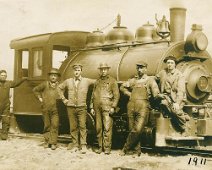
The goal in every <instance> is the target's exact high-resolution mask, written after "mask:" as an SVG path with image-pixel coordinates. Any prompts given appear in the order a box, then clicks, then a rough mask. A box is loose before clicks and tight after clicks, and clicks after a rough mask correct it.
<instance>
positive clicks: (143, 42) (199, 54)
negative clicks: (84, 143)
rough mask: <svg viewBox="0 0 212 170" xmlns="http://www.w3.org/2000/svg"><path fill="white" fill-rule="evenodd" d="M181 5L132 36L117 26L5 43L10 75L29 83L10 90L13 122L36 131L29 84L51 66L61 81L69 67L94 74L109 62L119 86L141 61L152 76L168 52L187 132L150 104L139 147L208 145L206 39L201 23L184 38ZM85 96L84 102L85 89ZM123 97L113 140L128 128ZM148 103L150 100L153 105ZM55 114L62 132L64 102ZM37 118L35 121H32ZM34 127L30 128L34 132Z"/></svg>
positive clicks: (211, 80)
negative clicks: (181, 92) (181, 81)
mask: <svg viewBox="0 0 212 170" xmlns="http://www.w3.org/2000/svg"><path fill="white" fill-rule="evenodd" d="M185 18H186V9H184V8H171V9H170V22H169V21H167V20H166V18H165V16H164V17H163V19H162V20H160V21H158V20H157V24H156V27H155V26H154V25H151V24H150V23H146V24H144V25H143V26H141V27H139V28H138V29H137V30H136V33H135V36H134V35H133V34H132V33H131V32H130V31H129V30H128V29H127V27H124V26H121V20H120V16H118V17H117V25H116V26H115V27H113V29H112V30H111V31H109V32H108V33H107V34H104V33H103V32H101V31H99V30H97V31H94V32H92V33H89V32H82V31H66V32H58V33H49V34H42V35H35V36H31V37H26V38H21V39H15V40H12V41H11V44H10V45H11V48H12V49H15V67H14V68H15V70H14V78H15V79H20V78H21V77H28V78H29V81H28V82H25V83H24V84H23V85H21V86H20V87H18V88H16V89H14V103H13V113H14V115H15V116H16V120H17V125H18V127H19V128H20V129H22V130H23V131H41V129H42V121H40V122H39V115H41V109H40V106H39V102H38V101H37V100H36V99H35V97H34V95H33V93H32V88H33V87H34V86H35V85H37V84H38V83H40V82H41V81H43V80H45V79H46V78H47V73H48V71H49V70H50V68H51V67H58V68H59V69H60V72H61V75H62V76H61V81H63V80H65V79H67V78H69V77H72V76H73V72H72V66H73V65H74V64H75V63H81V64H82V65H83V76H84V77H88V78H92V79H96V78H98V66H99V64H100V63H102V62H106V63H108V65H110V66H111V69H110V74H111V75H112V76H113V77H115V78H116V79H117V81H118V82H119V84H121V83H123V81H126V80H128V79H129V78H132V77H133V76H134V75H135V74H136V67H135V64H136V63H137V62H138V61H141V60H142V61H145V62H146V63H147V64H148V69H147V74H148V75H150V76H155V75H156V74H157V73H158V72H159V71H160V70H161V69H163V68H164V63H163V60H164V58H165V57H167V56H169V55H174V56H175V57H176V58H177V60H178V64H177V68H178V69H179V70H180V71H181V72H182V73H183V75H184V76H185V80H186V85H185V86H186V96H187V98H186V99H185V103H186V105H185V106H184V111H185V112H187V113H188V115H189V116H190V120H189V121H188V122H187V128H188V132H189V136H182V135H181V134H179V133H178V132H176V131H175V129H174V128H173V127H172V124H171V121H170V118H163V116H162V115H161V113H160V112H159V111H158V110H157V106H156V108H154V107H153V108H152V111H151V114H150V119H151V120H150V123H149V124H148V126H147V127H145V130H144V132H143V134H142V139H141V140H142V142H143V144H144V145H154V146H160V147H161V146H186V147H203V146H204V147H205V148H206V149H209V150H211V147H210V146H211V145H212V130H211V129H212V102H211V97H210V94H211V92H212V77H211V76H212V75H211V74H212V67H211V66H212V58H211V56H210V54H209V53H208V52H207V45H208V40H207V37H206V35H205V34H204V33H203V32H202V26H201V25H198V24H193V25H192V31H191V33H190V34H189V35H188V36H187V37H186V40H185V41H184V30H185V21H186V20H185ZM91 91H92V87H91V90H90V91H89V94H88V105H89V98H90V93H91ZM127 102H128V98H127V97H126V96H124V95H123V94H121V98H120V101H119V108H120V109H119V110H118V111H117V113H116V114H115V115H114V127H113V128H114V134H113V136H114V139H117V138H116V137H117V136H119V137H120V136H121V135H122V134H125V133H127V132H128V130H127V129H128V124H127V116H126V112H127V109H126V105H127ZM153 105H154V103H153ZM58 106H59V113H60V133H61V134H62V133H68V122H67V114H66V109H65V107H64V105H63V104H62V102H61V103H59V104H58ZM37 122H39V123H37ZM94 126H95V119H94V117H93V116H92V115H90V114H89V108H88V120H87V128H88V132H90V133H95V132H94V131H95V130H94V129H95V128H94ZM35 129H36V130H35Z"/></svg>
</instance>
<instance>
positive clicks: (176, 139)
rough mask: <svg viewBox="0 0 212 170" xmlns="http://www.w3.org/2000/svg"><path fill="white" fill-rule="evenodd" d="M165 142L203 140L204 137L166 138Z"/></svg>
mask: <svg viewBox="0 0 212 170" xmlns="http://www.w3.org/2000/svg"><path fill="white" fill-rule="evenodd" d="M165 139H166V140H172V141H181V140H204V137H197V136H187V137H186V136H178V137H173V136H167V137H165Z"/></svg>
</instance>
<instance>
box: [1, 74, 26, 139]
mask: <svg viewBox="0 0 212 170" xmlns="http://www.w3.org/2000/svg"><path fill="white" fill-rule="evenodd" d="M6 79H7V72H6V70H0V120H2V132H1V136H0V139H2V140H6V139H7V138H8V132H9V128H10V117H11V113H10V88H15V87H17V86H19V85H20V84H21V83H23V82H24V81H25V80H27V78H23V79H21V80H19V81H17V82H16V81H8V80H6Z"/></svg>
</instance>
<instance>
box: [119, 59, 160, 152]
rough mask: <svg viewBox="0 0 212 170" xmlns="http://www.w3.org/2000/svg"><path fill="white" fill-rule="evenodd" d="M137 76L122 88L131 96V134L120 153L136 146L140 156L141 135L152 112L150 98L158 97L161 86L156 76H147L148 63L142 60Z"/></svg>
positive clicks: (129, 108)
mask: <svg viewBox="0 0 212 170" xmlns="http://www.w3.org/2000/svg"><path fill="white" fill-rule="evenodd" d="M136 68H137V75H136V76H135V78H132V79H130V80H128V81H127V82H125V83H123V84H122V85H121V87H120V90H121V91H122V92H123V93H124V94H125V95H127V96H129V97H130V99H129V102H128V105H127V110H128V111H127V115H128V121H129V131H130V133H129V135H128V137H127V140H126V143H125V145H124V148H123V149H122V151H121V153H120V155H121V156H123V155H125V154H126V153H127V152H128V151H129V150H130V149H133V148H135V149H136V150H137V154H138V156H140V154H141V146H140V136H141V133H142V130H143V128H144V126H145V125H146V124H147V123H148V118H149V112H150V98H151V97H153V98H157V97H158V95H159V88H158V85H157V83H156V81H155V79H154V78H152V77H150V76H147V74H146V72H147V64H146V63H145V62H143V61H140V62H139V63H137V64H136Z"/></svg>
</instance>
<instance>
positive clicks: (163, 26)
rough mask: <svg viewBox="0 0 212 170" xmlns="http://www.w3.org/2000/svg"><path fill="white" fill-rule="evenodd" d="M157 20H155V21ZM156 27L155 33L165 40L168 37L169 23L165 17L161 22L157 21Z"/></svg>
mask: <svg viewBox="0 0 212 170" xmlns="http://www.w3.org/2000/svg"><path fill="white" fill-rule="evenodd" d="M156 20H157V19H156ZM157 25H158V27H157V28H156V33H157V34H158V36H160V37H161V38H162V39H164V38H167V37H168V36H169V35H170V30H169V22H168V21H167V20H166V17H165V15H164V16H163V18H162V20H161V21H157Z"/></svg>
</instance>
